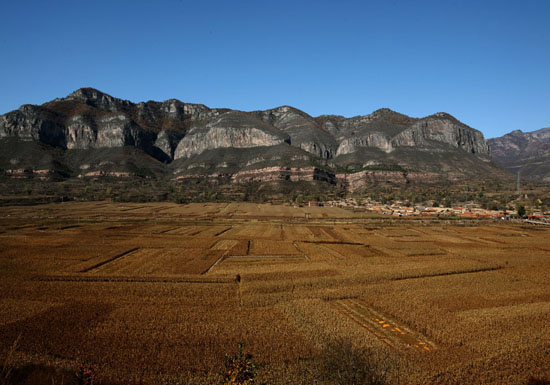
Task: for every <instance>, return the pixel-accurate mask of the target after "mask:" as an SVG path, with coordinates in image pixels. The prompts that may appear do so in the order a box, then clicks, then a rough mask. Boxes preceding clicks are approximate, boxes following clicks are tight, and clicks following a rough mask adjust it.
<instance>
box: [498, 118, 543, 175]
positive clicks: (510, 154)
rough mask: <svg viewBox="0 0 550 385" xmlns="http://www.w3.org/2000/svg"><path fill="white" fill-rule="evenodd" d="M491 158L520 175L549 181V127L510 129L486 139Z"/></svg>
mask: <svg viewBox="0 0 550 385" xmlns="http://www.w3.org/2000/svg"><path fill="white" fill-rule="evenodd" d="M487 143H488V144H489V147H490V149H491V155H492V157H493V160H494V161H495V162H496V163H498V164H500V165H502V166H503V167H505V168H506V169H508V170H509V171H511V172H514V173H517V172H518V171H520V172H521V175H522V177H526V178H530V179H533V180H538V181H543V182H550V127H549V128H542V129H540V130H537V131H533V132H522V131H521V130H515V131H512V132H510V133H508V134H506V135H504V136H501V137H499V138H492V139H489V140H488V141H487Z"/></svg>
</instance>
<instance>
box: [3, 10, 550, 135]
mask: <svg viewBox="0 0 550 385" xmlns="http://www.w3.org/2000/svg"><path fill="white" fill-rule="evenodd" d="M0 14H2V22H1V23H0V89H1V92H0V113H5V112H8V111H10V110H13V109H16V108H17V107H19V106H20V105H21V104H25V103H32V104H41V103H44V102H46V101H48V100H51V99H54V98H56V97H62V96H65V95H67V94H69V93H70V92H72V91H74V90H75V89H78V88H80V87H95V88H98V89H100V90H102V91H104V92H106V93H109V94H111V95H113V96H116V97H120V98H123V99H129V100H131V101H134V102H139V101H146V100H166V99H170V98H177V99H180V100H182V101H184V102H193V103H204V104H206V105H208V106H211V107H228V108H234V109H241V110H255V109H267V108H271V107H276V106H279V105H284V104H288V105H292V106H294V107H297V108H300V109H302V110H304V111H305V112H307V113H309V114H310V115H313V116H317V115H320V114H339V115H344V116H348V117H349V116H355V115H365V114H368V113H370V112H372V111H374V110H376V109H378V108H381V107H389V108H391V109H393V110H396V111H398V112H401V113H404V114H407V115H410V116H417V117H420V116H425V115H429V114H432V113H435V112H439V111H445V112H449V113H450V114H452V115H454V116H455V117H457V118H458V119H460V120H461V121H463V122H464V123H466V124H468V125H470V126H472V127H474V128H477V129H479V130H481V131H482V132H483V133H484V135H485V136H486V137H487V138H489V137H494V136H500V135H503V134H505V133H507V132H509V131H512V130H514V129H522V130H524V131H532V130H535V129H539V128H542V127H548V126H550V27H549V25H550V1H546V0H539V1H535V0H523V1H519V0H514V1H507V0H500V1H492V0H486V1H479V0H478V1H469V0H462V1H452V0H448V1H445V0H438V1H435V0H434V1H423V0H418V1H382V0H379V1H375V2H369V1H322V0H317V1H298V0H296V1H272V2H268V1H204V2H201V1H188V0H157V1H153V0H143V1H142V0H132V1H122V0H121V1H117V0H111V1H101V0H96V1H88V2H84V1H74V0H72V1H56V0H51V1H26V0H19V1H3V2H2V3H1V4H0Z"/></svg>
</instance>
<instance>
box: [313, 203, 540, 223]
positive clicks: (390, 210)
mask: <svg viewBox="0 0 550 385" xmlns="http://www.w3.org/2000/svg"><path fill="white" fill-rule="evenodd" d="M323 204H324V205H325V206H332V207H344V208H349V209H353V210H359V211H364V212H370V213H377V214H382V215H388V216H395V217H405V216H407V217H408V216H411V217H424V216H431V217H449V216H453V217H460V218H472V219H474V218H479V219H503V220H506V219H518V218H519V216H518V214H517V212H515V211H509V210H487V209H483V208H481V207H480V206H479V205H478V204H476V203H467V204H464V205H463V206H457V207H427V206H422V205H414V206H411V205H407V204H405V203H404V202H399V201H396V202H394V203H392V204H381V203H379V202H374V201H362V202H358V201H357V200H356V199H355V198H347V199H343V200H335V201H329V202H324V203H323ZM309 205H310V206H318V205H321V204H319V203H318V202H309ZM528 219H529V220H533V221H541V222H548V223H550V215H549V214H545V213H542V212H535V213H533V214H532V215H529V216H528Z"/></svg>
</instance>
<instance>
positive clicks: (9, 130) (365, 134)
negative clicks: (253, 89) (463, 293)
mask: <svg viewBox="0 0 550 385" xmlns="http://www.w3.org/2000/svg"><path fill="white" fill-rule="evenodd" d="M0 138H11V139H13V140H19V141H34V142H39V143H42V144H45V145H48V146H51V147H52V148H57V149H61V150H62V153H63V154H64V155H63V159H59V160H58V163H63V162H64V164H65V165H66V168H67V169H70V170H73V174H74V175H76V174H79V175H80V171H81V170H82V167H84V166H85V169H86V170H87V172H88V173H93V172H96V171H98V170H101V167H103V166H101V165H104V164H105V162H107V163H108V162H111V164H113V166H112V168H113V170H114V171H113V172H115V171H116V172H118V171H120V172H126V171H128V169H131V168H132V167H134V166H135V165H136V164H138V163H139V165H140V166H139V167H137V166H135V167H134V168H139V169H143V167H145V168H147V167H146V166H144V165H146V164H147V162H155V161H156V162H161V163H169V164H170V165H169V166H167V167H164V170H165V171H164V172H165V173H166V174H167V175H172V176H174V177H177V176H178V175H186V174H188V173H191V174H194V175H196V174H197V173H200V172H204V173H208V174H212V173H214V174H215V173H216V172H218V171H220V170H223V172H224V173H237V172H239V171H242V170H250V169H260V168H263V169H266V168H269V167H281V168H282V169H285V168H288V169H292V168H296V167H297V166H296V163H297V162H298V163H299V164H300V167H310V168H311V167H319V166H322V168H323V169H328V170H330V169H332V170H336V169H337V168H342V167H343V168H352V169H354V170H360V169H362V168H365V167H372V166H398V167H399V168H402V169H407V170H410V171H418V172H439V173H442V172H446V171H445V170H452V171H453V172H459V173H460V172H463V171H465V172H471V173H473V174H475V173H476V172H477V171H476V169H477V168H478V167H474V169H470V166H469V165H471V164H475V163H476V162H478V163H479V164H483V165H484V166H483V167H488V166H487V164H488V162H489V157H488V155H489V150H488V146H487V143H486V142H485V140H484V138H483V135H482V134H481V132H479V131H477V130H475V129H473V128H471V127H469V126H467V125H465V124H463V123H461V122H459V121H458V120H457V119H455V118H454V117H452V116H451V115H448V114H445V113H438V114H435V115H431V116H428V117H425V118H421V119H418V118H411V117H408V116H406V115H403V114H399V113H397V112H395V111H392V110H389V109H380V110H377V111H374V112H373V113H371V114H368V115H364V116H356V117H353V118H345V117H343V116H338V115H322V116H319V117H312V116H310V115H308V114H307V113H305V112H303V111H300V110H298V109H296V108H293V107H290V106H282V107H278V108H273V109H269V110H265V111H253V112H243V111H233V110H230V109H212V108H209V107H207V106H205V105H202V104H189V103H183V102H181V101H179V100H176V99H170V100H166V101H164V102H155V101H148V102H140V103H133V102H130V101H128V100H122V99H118V98H115V97H112V96H110V95H107V94H105V93H103V92H101V91H98V90H95V89H93V88H82V89H79V90H77V91H75V92H73V93H71V94H70V95H68V96H67V97H65V98H58V99H55V100H53V101H51V102H47V103H45V104H43V105H40V106H35V105H24V106H21V107H20V108H19V109H18V110H15V111H12V112H9V113H7V114H5V115H2V116H0ZM121 148H134V149H136V150H138V152H132V157H133V158H132V159H133V160H132V161H131V162H124V161H123V160H121V159H122V158H120V157H119V156H118V155H117V156H116V159H117V160H116V161H114V160H110V159H99V158H98V154H99V153H101V154H103V155H102V156H106V154H111V153H112V154H115V153H116V154H120V152H116V151H115V150H116V149H121ZM108 149H112V150H113V151H110V152H109V151H108ZM98 150H101V152H98ZM140 151H141V152H140ZM140 154H141V155H140ZM434 154H439V155H438V156H435V155H434ZM21 156H24V155H23V154H22V155H21ZM138 158H139V159H138ZM147 159H149V161H148V160H147ZM436 159H437V160H436ZM15 161H19V160H15ZM117 162H118V163H117ZM128 164H132V165H133V166H132V167H130V166H128ZM465 164H467V165H468V167H466V170H464V169H465V167H464V165H465ZM0 166H1V167H2V168H3V169H4V170H7V169H9V167H10V166H9V165H0ZM117 167H119V168H120V170H118V171H117ZM154 168H155V170H158V169H159V167H158V166H155V167H154ZM442 170H443V171H442ZM247 172H248V171H247ZM69 174H70V173H69Z"/></svg>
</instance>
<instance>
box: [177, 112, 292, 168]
mask: <svg viewBox="0 0 550 385" xmlns="http://www.w3.org/2000/svg"><path fill="white" fill-rule="evenodd" d="M285 142H286V143H288V144H290V138H289V137H288V135H285V134H284V133H282V132H281V131H279V130H276V129H274V128H273V127H271V126H270V125H268V124H265V123H264V122H263V121H260V120H257V119H254V118H253V117H251V116H249V115H247V114H244V113H242V112H228V113H226V114H224V115H222V116H220V117H219V118H217V119H216V120H215V121H213V122H212V123H208V124H206V125H205V126H197V127H194V128H192V129H191V130H190V131H189V132H188V133H187V135H186V136H185V137H184V138H183V139H182V140H181V141H180V142H179V144H178V146H177V148H176V152H175V155H174V159H179V158H189V157H191V156H193V155H196V154H200V153H202V152H204V151H206V150H211V149H216V148H225V147H234V148H250V147H260V146H276V145H278V144H282V143H285Z"/></svg>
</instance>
